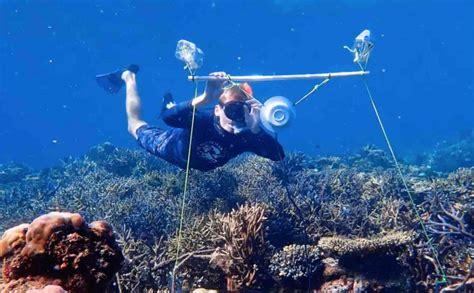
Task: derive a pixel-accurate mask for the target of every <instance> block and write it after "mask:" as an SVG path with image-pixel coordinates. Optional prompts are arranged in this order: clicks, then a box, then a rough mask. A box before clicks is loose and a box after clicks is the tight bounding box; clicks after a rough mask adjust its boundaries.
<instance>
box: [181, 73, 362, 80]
mask: <svg viewBox="0 0 474 293" xmlns="http://www.w3.org/2000/svg"><path fill="white" fill-rule="evenodd" d="M369 73H370V71H347V72H330V73H316V74H286V75H228V76H226V77H218V76H211V75H207V76H192V75H190V76H188V80H190V81H195V80H198V81H200V80H220V79H230V80H232V81H275V80H299V79H325V78H333V77H346V76H363V75H368V74H369Z"/></svg>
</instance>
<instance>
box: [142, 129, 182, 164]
mask: <svg viewBox="0 0 474 293" xmlns="http://www.w3.org/2000/svg"><path fill="white" fill-rule="evenodd" d="M180 132H181V131H179V130H178V129H170V130H163V129H161V128H159V127H156V126H150V125H148V124H145V125H142V126H140V127H139V128H138V129H137V132H136V133H137V143H138V144H139V145H140V146H141V147H142V148H144V149H145V150H146V151H147V152H149V153H151V154H153V155H155V156H157V157H160V158H162V159H164V160H166V161H168V162H170V163H172V164H174V165H177V166H179V167H181V168H183V166H184V165H185V163H183V154H182V152H181V151H180V150H181V149H182V148H183V146H181V138H180V136H181V135H180Z"/></svg>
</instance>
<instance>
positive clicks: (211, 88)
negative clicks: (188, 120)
mask: <svg viewBox="0 0 474 293" xmlns="http://www.w3.org/2000/svg"><path fill="white" fill-rule="evenodd" d="M209 75H210V76H217V77H220V78H221V79H215V80H209V81H208V82H207V84H206V90H205V91H204V93H203V94H202V95H200V96H199V97H196V98H195V99H194V100H193V106H194V105H195V106H200V105H205V104H208V103H210V102H212V101H215V100H217V99H219V97H220V96H221V95H222V93H223V91H224V90H223V89H222V86H223V84H224V82H226V79H225V77H226V76H227V74H226V73H225V72H223V71H219V72H213V73H211V74H209Z"/></svg>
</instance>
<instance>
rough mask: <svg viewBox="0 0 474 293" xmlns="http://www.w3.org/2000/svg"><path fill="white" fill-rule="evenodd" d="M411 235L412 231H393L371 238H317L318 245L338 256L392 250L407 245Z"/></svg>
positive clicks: (410, 240)
mask: <svg viewBox="0 0 474 293" xmlns="http://www.w3.org/2000/svg"><path fill="white" fill-rule="evenodd" d="M413 236H414V233H411V232H394V233H392V234H389V235H385V236H381V237H375V238H372V239H365V238H357V239H347V238H343V237H323V238H321V239H320V240H319V242H318V247H319V248H320V249H322V250H324V251H330V252H331V253H334V254H337V255H339V256H344V255H359V256H364V255H367V254H372V253H381V252H382V253H383V252H385V251H387V250H393V249H395V248H398V247H400V246H404V245H407V244H409V243H411V242H412V241H413Z"/></svg>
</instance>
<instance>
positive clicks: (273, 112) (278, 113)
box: [260, 96, 296, 134]
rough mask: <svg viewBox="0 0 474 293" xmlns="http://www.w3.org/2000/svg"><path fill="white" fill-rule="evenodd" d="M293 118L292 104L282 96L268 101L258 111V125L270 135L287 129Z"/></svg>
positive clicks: (294, 115) (294, 114) (293, 109)
mask: <svg viewBox="0 0 474 293" xmlns="http://www.w3.org/2000/svg"><path fill="white" fill-rule="evenodd" d="M295 117H296V111H295V107H294V106H293V103H292V102H291V101H290V100H288V99H287V98H285V97H282V96H276V97H272V98H270V99H268V100H267V101H265V103H264V104H263V106H262V108H261V109H260V125H261V126H262V128H263V129H264V130H265V131H266V132H268V133H270V134H275V133H276V132H278V131H279V130H281V129H283V128H285V127H287V126H288V125H289V124H290V123H291V121H292V120H293V119H295Z"/></svg>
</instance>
